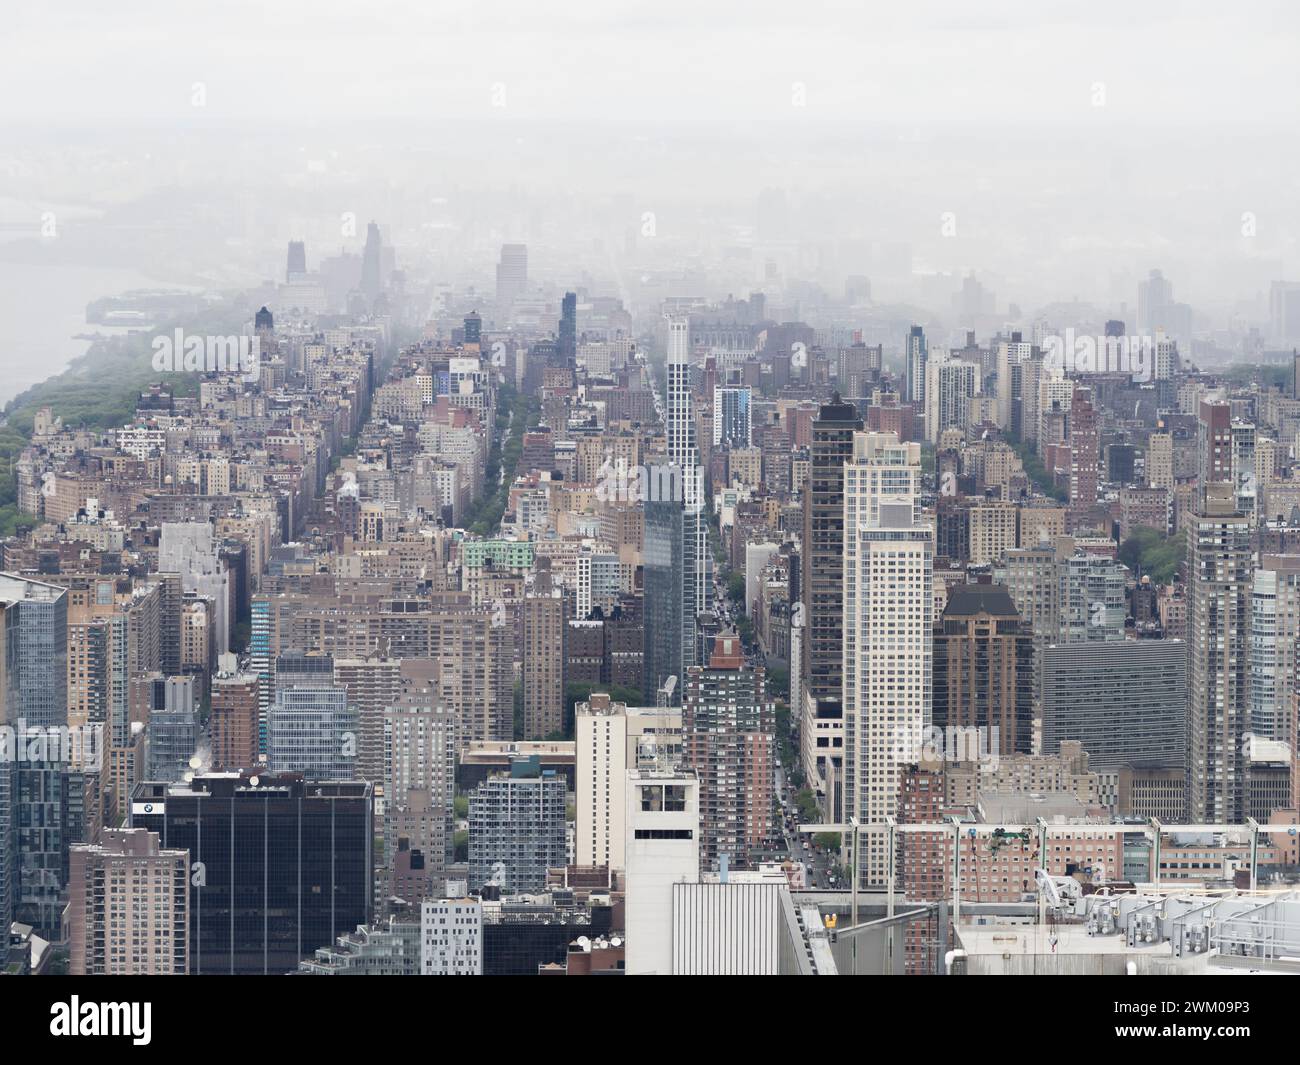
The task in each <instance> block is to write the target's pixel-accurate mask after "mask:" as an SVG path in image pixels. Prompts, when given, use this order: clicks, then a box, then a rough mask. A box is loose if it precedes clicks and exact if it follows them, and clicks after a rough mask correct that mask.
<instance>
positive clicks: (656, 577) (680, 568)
mask: <svg viewBox="0 0 1300 1065" xmlns="http://www.w3.org/2000/svg"><path fill="white" fill-rule="evenodd" d="M642 507H643V508H644V511H645V533H644V536H643V546H642V549H641V561H642V570H643V579H644V582H645V593H644V594H645V618H644V624H643V625H642V639H643V648H644V650H643V659H642V660H643V664H644V666H643V668H644V673H643V681H642V695H643V697H644V699H645V701H646V702H647V703H649V704H651V705H653V704H654V701H655V695H656V693H657V692H658V691H659V689H660V687H661V686H662V685H663V684H664V682H665V681H667V680H668V678H669V677H676V678H677V686H676V689H675V697H674V698H675V700H676V699H679V698H680V696H681V685H682V682H683V680H684V674H683V672H682V669H683V655H684V654H685V653H686V648H687V647H688V646H693V645H694V643H695V616H694V615H693V614H689V613H686V612H684V611H683V609H682V607H683V604H684V602H685V592H684V589H685V561H684V558H683V552H684V549H685V544H686V542H685V536H684V526H685V520H684V518H685V512H684V510H683V509H682V506H681V504H680V503H677V502H674V501H672V500H667V501H658V500H648V501H646V502H645V503H643V504H642Z"/></svg>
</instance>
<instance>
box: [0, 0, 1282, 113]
mask: <svg viewBox="0 0 1300 1065" xmlns="http://www.w3.org/2000/svg"><path fill="white" fill-rule="evenodd" d="M1065 6H1066V5H1060V4H1051V3H1042V2H1041V0H1040V2H1020V0H1011V2H1008V0H984V2H981V3H977V4H972V3H957V2H944V3H936V2H928V3H927V2H923V0H922V2H918V0H907V2H899V3H882V2H876V0H848V2H835V0H800V2H790V0H754V2H748V3H744V4H739V3H733V4H726V5H721V4H709V3H700V2H698V0H692V2H685V0H655V2H624V3H618V2H614V3H595V2H592V0H574V2H568V3H564V4H539V3H536V2H531V0H434V2H400V3H394V2H384V0H373V2H367V3H364V4H361V3H357V2H355V0H351V2H342V0H277V2H276V3H273V4H267V3H265V2H263V0H257V2H245V0H234V2H221V3H207V4H196V3H193V2H185V0H179V2H178V0H119V2H114V3H103V2H102V0H61V2H60V3H58V4H57V5H54V4H24V5H10V8H9V11H8V12H7V13H6V14H5V16H4V19H3V26H4V32H3V34H0V94H3V97H4V99H5V100H6V107H5V109H4V112H5V114H6V115H7V116H8V119H9V120H11V121H13V120H17V121H20V122H37V123H50V122H55V123H60V124H63V123H67V122H79V121H82V120H87V119H90V120H100V121H102V120H107V121H109V122H114V123H123V124H128V123H129V124H135V123H145V124H150V123H152V122H156V121H167V120H172V121H175V120H185V121H187V122H189V121H210V122H215V121H221V120H247V119H252V118H260V119H262V120H271V119H285V120H294V121H310V122H329V121H334V120H337V121H346V120H349V119H354V118H358V117H361V118H364V117H376V116H394V117H417V116H419V117H427V118H435V119H437V118H476V117H481V118H483V119H488V120H490V119H492V118H494V117H500V116H503V115H508V116H509V117H512V118H546V119H556V118H602V119H629V120H645V119H651V120H663V119H671V120H689V119H722V120H731V121H738V120H761V119H787V120H870V121H881V120H885V121H899V122H925V121H928V120H936V119H961V120H970V121H995V122H1008V121H1010V122H1017V121H1052V122H1060V123H1073V122H1091V123H1097V122H1099V121H1146V120H1152V119H1158V120H1160V121H1163V122H1174V123H1181V122H1193V121H1197V122H1200V121H1227V122H1242V123H1254V122H1275V123H1286V124H1288V125H1289V124H1291V123H1293V122H1294V118H1295V112H1296V96H1297V89H1298V88H1300V64H1298V63H1297V62H1296V56H1297V54H1298V52H1300V49H1298V48H1297V44H1298V43H1300V42H1298V41H1297V26H1298V25H1300V13H1298V8H1297V5H1296V4H1294V3H1293V2H1288V0H1267V2H1258V0H1257V2H1250V0H1247V2H1237V3H1230V4H1229V3H1223V2H1214V3H1210V2H1186V0H1178V2H1176V3H1175V2H1173V0H1166V2H1164V3H1141V2H1133V0H1128V2H1111V0H1101V2H1090V3H1087V4H1071V5H1068V7H1069V9H1070V11H1069V13H1067V12H1064V11H1061V10H1060V9H1061V8H1062V7H1065ZM196 82H201V83H203V85H204V87H205V90H206V101H205V108H204V109H203V110H202V112H201V113H196V112H198V111H199V109H197V108H195V107H193V106H192V103H191V100H192V95H193V91H194V89H193V87H194V84H195V83H196ZM796 82H800V83H802V84H803V85H804V86H805V87H806V88H805V93H804V95H803V97H802V98H803V100H804V101H805V106H803V107H798V106H795V99H796V90H795V89H794V88H793V86H794V83H796ZM1097 83H1102V84H1103V85H1104V93H1105V96H1104V99H1105V103H1104V106H1095V105H1094V99H1095V92H1096V90H1095V86H1096V85H1097ZM501 87H504V95H503V94H502V89H501ZM502 102H504V105H505V106H504V107H502V106H500V104H501V103H502ZM494 104H495V105H496V106H494Z"/></svg>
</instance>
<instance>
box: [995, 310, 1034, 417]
mask: <svg viewBox="0 0 1300 1065" xmlns="http://www.w3.org/2000/svg"><path fill="white" fill-rule="evenodd" d="M1019 338H1020V334H1019V333H1013V334H1012V339H1011V340H1004V341H1002V342H1001V343H999V344H998V425H999V426H1000V427H1001V428H1003V429H1010V428H1011V426H1012V414H1013V411H1014V409H1015V407H1016V406H1017V405H1018V401H1023V389H1024V377H1023V367H1024V365H1025V364H1026V363H1028V362H1031V361H1032V359H1033V353H1034V346H1033V345H1032V344H1030V343H1028V342H1026V341H1023V340H1021V339H1019Z"/></svg>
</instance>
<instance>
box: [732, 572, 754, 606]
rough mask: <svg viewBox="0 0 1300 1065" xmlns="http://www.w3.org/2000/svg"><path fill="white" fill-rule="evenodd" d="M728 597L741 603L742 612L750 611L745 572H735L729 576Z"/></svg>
mask: <svg viewBox="0 0 1300 1065" xmlns="http://www.w3.org/2000/svg"><path fill="white" fill-rule="evenodd" d="M727 598H729V599H731V600H732V601H733V602H735V603H739V604H740V610H741V613H744V614H747V613H749V604H748V603H746V602H745V577H744V574H741V573H733V574H732V575H731V576H730V577H728V578H727Z"/></svg>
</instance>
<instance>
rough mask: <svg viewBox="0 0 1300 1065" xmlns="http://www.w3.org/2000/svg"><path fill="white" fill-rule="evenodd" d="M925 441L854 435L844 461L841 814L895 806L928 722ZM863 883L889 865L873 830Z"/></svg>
mask: <svg viewBox="0 0 1300 1065" xmlns="http://www.w3.org/2000/svg"><path fill="white" fill-rule="evenodd" d="M920 478H921V447H920V445H919V444H916V443H909V444H900V443H899V442H898V439H897V437H896V436H895V435H894V434H893V433H870V432H868V433H855V434H854V438H853V458H852V459H851V461H849V462H848V463H846V464H845V466H844V672H843V692H842V694H843V707H844V747H845V752H844V776H845V780H844V787H845V813H846V815H847V816H848V817H856V818H857V819H858V821H859V822H860V823H863V824H867V823H876V824H879V823H881V822H884V821H885V820H886V818H889V817H892V816H894V815H895V814H896V813H897V812H898V794H899V769H900V768H901V766H902V765H904V764H906V762H907V761H908V760H909V754H910V753H911V752H912V751H913V750H914V749H915V746H916V744H917V742H918V741H919V738H920V736H921V733H922V730H923V729H924V728H925V727H926V726H927V725H928V724H929V723H930V719H931V705H932V700H931V688H930V683H931V675H932V674H931V668H932V663H931V658H932V646H933V642H932V641H933V637H932V633H931V624H932V621H933V613H934V597H933V580H934V530H933V528H932V527H931V525H930V524H929V522H928V521H923V520H922V516H921V513H920V502H919V499H920ZM858 860H859V868H860V875H861V877H862V880H863V882H864V883H871V884H882V883H884V882H885V880H886V876H887V871H888V855H887V853H886V849H885V841H884V836H883V834H877V833H867V834H864V836H863V840H862V854H861V855H860V856H859V858H858Z"/></svg>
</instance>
